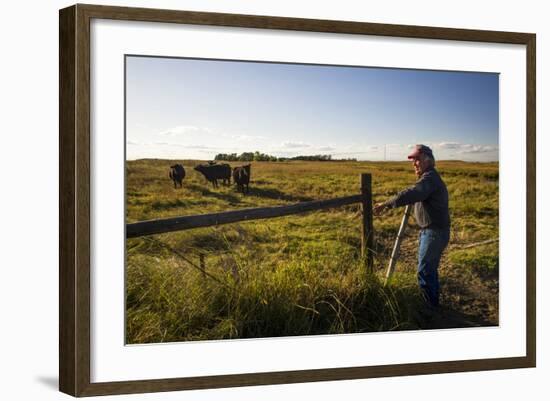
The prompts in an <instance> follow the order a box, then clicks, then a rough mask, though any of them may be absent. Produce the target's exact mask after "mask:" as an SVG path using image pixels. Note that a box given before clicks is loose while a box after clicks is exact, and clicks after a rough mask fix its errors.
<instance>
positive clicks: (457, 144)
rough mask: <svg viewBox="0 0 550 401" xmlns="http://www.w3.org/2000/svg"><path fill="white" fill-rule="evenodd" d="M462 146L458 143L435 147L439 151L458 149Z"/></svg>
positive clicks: (444, 143) (447, 143) (446, 143)
mask: <svg viewBox="0 0 550 401" xmlns="http://www.w3.org/2000/svg"><path fill="white" fill-rule="evenodd" d="M462 146H463V145H462V144H460V143H458V142H441V143H439V144H438V145H437V147H438V148H440V149H460V148H461V147H462Z"/></svg>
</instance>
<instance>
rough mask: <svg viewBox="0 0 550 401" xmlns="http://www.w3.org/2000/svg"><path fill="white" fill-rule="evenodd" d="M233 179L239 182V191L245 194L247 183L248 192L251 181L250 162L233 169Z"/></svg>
mask: <svg viewBox="0 0 550 401" xmlns="http://www.w3.org/2000/svg"><path fill="white" fill-rule="evenodd" d="M233 181H235V184H237V191H239V192H242V193H243V194H244V193H245V192H244V186H245V185H246V193H248V184H249V183H250V164H247V165H245V166H240V167H235V168H234V169H233Z"/></svg>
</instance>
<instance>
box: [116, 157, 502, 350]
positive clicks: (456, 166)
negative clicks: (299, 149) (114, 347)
mask: <svg viewBox="0 0 550 401" xmlns="http://www.w3.org/2000/svg"><path fill="white" fill-rule="evenodd" d="M199 162H200V161H197V160H178V161H174V160H153V159H147V160H136V161H127V162H126V185H127V187H126V195H127V199H126V218H127V222H128V223H131V222H136V221H142V220H150V219H157V218H166V217H175V216H182V215H195V214H204V213H211V212H221V211H227V210H236V209H242V208H250V207H265V206H278V205H285V204H294V203H297V202H302V201H309V200H317V199H329V198H334V197H341V196H348V195H355V194H358V193H360V182H359V176H360V174H361V173H371V174H372V188H373V201H374V202H379V201H384V200H386V199H388V198H389V197H390V196H392V195H393V194H395V193H396V192H397V191H399V190H401V189H404V188H405V187H406V186H409V185H411V184H413V183H414V181H415V176H414V173H413V172H412V169H411V166H410V164H409V163H407V162H353V161H346V162H338V161H331V162H328V161H325V162H312V161H288V162H252V163H251V164H252V166H251V170H252V171H251V180H250V191H249V193H248V194H242V193H239V192H237V188H236V185H234V183H233V180H232V185H231V186H224V185H221V184H220V185H219V187H218V188H216V189H214V188H213V187H212V185H211V184H210V183H208V182H207V181H206V179H205V178H204V177H203V176H202V175H200V174H199V173H198V172H197V171H194V170H193V166H195V165H196V164H198V163H199ZM174 163H181V164H182V165H183V166H184V167H185V171H186V176H185V179H184V180H183V186H182V188H177V189H175V188H174V185H173V182H172V181H171V180H170V178H169V176H168V174H169V167H170V165H172V164H174ZM230 164H231V165H232V166H240V165H243V164H246V163H243V162H230ZM436 168H437V169H438V171H439V172H440V174H441V176H442V177H443V179H444V181H445V182H446V184H447V187H448V190H449V199H450V211H451V220H452V231H451V242H450V245H449V247H448V248H447V250H446V252H445V253H444V256H443V260H442V263H441V265H440V280H441V285H442V299H441V302H442V304H443V309H442V311H441V313H438V314H425V313H424V308H423V301H422V299H421V296H420V293H419V290H418V288H417V283H416V238H417V234H418V229H417V228H416V225H415V224H414V219H411V221H410V224H409V227H408V230H407V236H406V238H405V240H404V243H403V245H402V251H401V258H400V260H399V262H398V264H397V268H396V273H395V275H394V277H393V279H392V281H391V283H390V285H388V286H386V287H384V286H383V275H384V273H385V268H386V266H387V262H388V260H389V255H390V253H391V247H392V245H393V241H394V240H395V235H396V233H397V229H398V227H399V222H400V220H401V217H402V213H403V209H402V208H401V209H396V210H393V211H391V212H390V213H387V214H385V215H383V216H380V217H375V219H374V236H375V237H374V240H375V249H374V252H375V256H374V261H375V269H374V273H373V274H370V275H369V274H367V273H366V270H365V264H364V260H362V258H361V254H360V248H361V211H360V205H359V204H354V205H350V206H344V207H341V208H335V209H328V210H324V211H317V212H309V213H306V214H300V215H293V216H287V217H279V218H274V219H265V220H256V221H250V222H241V223H233V224H227V225H221V226H217V227H208V228H200V229H194V230H187V231H180V232H174V233H167V234H159V235H154V236H151V237H141V238H135V239H128V240H127V266H126V311H127V316H126V317H127V318H126V341H127V343H130V344H136V343H153V342H172V341H187V340H212V339H231V338H255V337H274V336H294V335H314V334H337V333H356V332H371V331H388V330H413V329H429V328H449V327H470V326H486V325H497V324H498V242H493V243H489V244H485V245H479V246H475V247H472V248H467V249H464V248H463V247H464V246H465V245H468V244H472V243H478V242H481V241H484V240H489V239H495V238H498V204H499V200H498V177H499V175H498V163H466V162H458V161H457V162H454V161H453V162H438V163H437V166H436Z"/></svg>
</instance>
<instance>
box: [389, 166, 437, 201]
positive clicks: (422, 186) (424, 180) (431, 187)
mask: <svg viewBox="0 0 550 401" xmlns="http://www.w3.org/2000/svg"><path fill="white" fill-rule="evenodd" d="M435 187H436V186H435V184H434V182H433V180H432V179H431V178H430V177H429V176H428V175H427V174H424V175H423V176H422V177H420V179H419V180H418V181H417V182H416V184H414V185H413V186H412V187H410V188H407V189H405V190H403V191H401V192H399V193H398V194H397V195H395V196H394V197H393V198H392V199H390V200H388V201H386V202H384V204H385V205H386V206H387V207H389V208H396V207H400V206H405V205H412V204H414V203H416V202H422V201H423V200H426V199H427V198H428V197H429V196H430V194H431V193H432V192H433V191H435Z"/></svg>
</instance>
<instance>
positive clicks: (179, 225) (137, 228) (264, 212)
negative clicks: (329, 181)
mask: <svg viewBox="0 0 550 401" xmlns="http://www.w3.org/2000/svg"><path fill="white" fill-rule="evenodd" d="M371 187H372V178H371V175H370V174H361V193H360V194H358V195H351V196H344V197H340V198H332V199H326V200H316V201H310V202H300V203H296V204H294V205H285V206H274V207H259V208H250V209H241V210H232V211H228V212H220V213H209V214H199V215H194V216H181V217H172V218H167V219H157V220H147V221H140V222H137V223H130V224H127V225H126V238H135V237H141V236H144V235H152V234H162V233H168V232H173V231H181V230H189V229H192V228H199V227H210V226H217V225H220V224H229V223H236V222H239V221H250V220H258V219H270V218H274V217H281V216H288V215H292V214H299V213H305V212H310V211H314V210H322V209H330V208H336V207H340V206H345V205H350V204H353V203H361V205H362V215H363V216H362V232H361V255H362V256H363V257H364V258H365V263H366V265H367V269H368V271H372V269H373V260H374V259H373V252H372V249H373V243H374V237H373V228H372V188H371Z"/></svg>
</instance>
